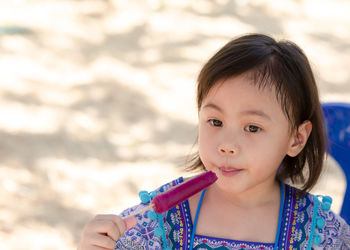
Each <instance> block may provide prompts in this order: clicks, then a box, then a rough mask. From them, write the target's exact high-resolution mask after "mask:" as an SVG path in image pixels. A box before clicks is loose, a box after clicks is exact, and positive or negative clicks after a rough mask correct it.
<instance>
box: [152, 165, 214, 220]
mask: <svg viewBox="0 0 350 250" xmlns="http://www.w3.org/2000/svg"><path fill="white" fill-rule="evenodd" d="M217 179H218V177H217V176H216V174H215V173H214V172H212V171H208V172H205V173H203V174H200V175H198V176H196V177H194V178H192V179H190V180H188V181H185V182H183V183H181V184H179V185H177V186H175V187H174V188H172V189H169V190H168V191H166V192H164V193H161V194H159V195H157V196H156V197H154V199H153V200H152V207H153V210H154V211H155V212H156V213H158V214H161V213H163V212H165V211H167V210H169V209H170V208H172V207H174V206H176V205H177V204H179V203H181V202H183V201H184V200H187V199H188V198H189V197H191V196H192V195H194V194H196V193H198V192H200V191H201V190H203V189H204V188H207V187H209V186H210V185H211V184H213V183H214V182H215V181H216V180H217Z"/></svg>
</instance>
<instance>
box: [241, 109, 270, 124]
mask: <svg viewBox="0 0 350 250" xmlns="http://www.w3.org/2000/svg"><path fill="white" fill-rule="evenodd" d="M241 114H242V115H256V116H260V117H262V118H265V119H267V120H270V121H271V117H270V116H269V115H268V114H266V113H265V112H264V111H262V110H255V109H252V110H244V111H242V112H241Z"/></svg>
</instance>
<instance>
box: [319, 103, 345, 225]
mask: <svg viewBox="0 0 350 250" xmlns="http://www.w3.org/2000/svg"><path fill="white" fill-rule="evenodd" d="M322 108H323V112H324V116H325V118H326V126H327V130H328V131H327V133H328V143H329V145H328V146H329V147H328V153H329V155H331V156H332V157H333V158H334V159H335V160H336V161H337V163H338V164H339V165H340V167H341V168H342V169H343V172H344V174H345V178H346V183H347V186H346V191H345V196H344V201H343V206H342V209H341V211H340V215H341V216H342V217H343V218H344V219H345V220H346V222H347V223H349V224H350V103H323V104H322Z"/></svg>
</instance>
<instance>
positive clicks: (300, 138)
mask: <svg viewBox="0 0 350 250" xmlns="http://www.w3.org/2000/svg"><path fill="white" fill-rule="evenodd" d="M311 131H312V123H311V122H310V121H304V122H303V123H302V124H301V125H300V126H299V127H298V130H297V131H296V133H295V134H294V135H293V136H292V137H291V140H290V145H289V148H288V151H287V155H289V156H290V157H295V156H297V155H298V154H299V153H300V152H301V150H303V148H304V147H305V144H306V142H307V139H308V138H309V136H310V133H311Z"/></svg>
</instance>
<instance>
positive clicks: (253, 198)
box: [206, 181, 280, 209]
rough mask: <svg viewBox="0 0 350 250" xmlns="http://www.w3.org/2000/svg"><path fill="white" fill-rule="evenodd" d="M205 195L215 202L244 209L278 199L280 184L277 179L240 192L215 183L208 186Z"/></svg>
mask: <svg viewBox="0 0 350 250" xmlns="http://www.w3.org/2000/svg"><path fill="white" fill-rule="evenodd" d="M206 196H207V197H208V198H209V197H210V198H209V199H211V200H212V201H216V202H217V204H222V205H224V206H228V207H230V206H234V207H240V208H244V209H249V208H257V207H261V206H265V205H268V204H270V203H271V202H276V201H279V199H280V186H279V182H278V181H274V182H272V183H264V184H261V185H258V186H255V187H254V188H251V189H249V190H246V191H245V192H242V193H238V194H236V193H230V192H227V191H225V190H222V189H220V187H219V186H218V185H216V184H214V185H212V186H211V187H210V188H208V191H207V194H206Z"/></svg>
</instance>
